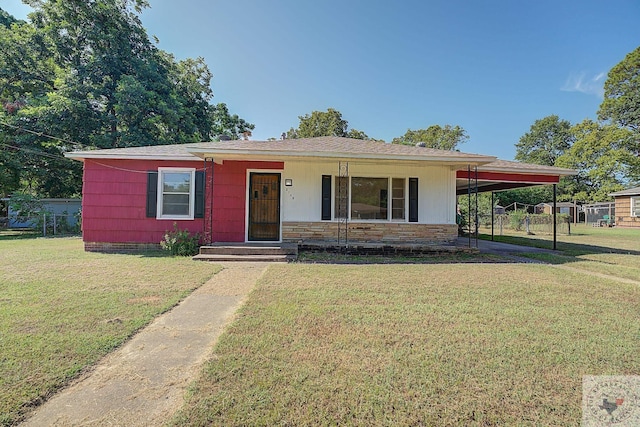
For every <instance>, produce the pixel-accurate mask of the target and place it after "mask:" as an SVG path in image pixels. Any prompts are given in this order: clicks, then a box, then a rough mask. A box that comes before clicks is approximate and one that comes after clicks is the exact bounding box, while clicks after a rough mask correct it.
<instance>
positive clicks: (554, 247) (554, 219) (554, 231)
mask: <svg viewBox="0 0 640 427" xmlns="http://www.w3.org/2000/svg"><path fill="white" fill-rule="evenodd" d="M557 195H558V184H553V250H554V251H555V250H556V241H557V231H558V230H557V225H556V205H557V203H556V200H557Z"/></svg>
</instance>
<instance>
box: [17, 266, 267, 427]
mask: <svg viewBox="0 0 640 427" xmlns="http://www.w3.org/2000/svg"><path fill="white" fill-rule="evenodd" d="M222 265H223V266H224V270H222V271H221V272H219V273H218V274H216V275H215V276H213V277H212V278H211V280H209V281H208V282H207V283H206V284H204V285H203V286H201V287H200V288H199V289H197V290H196V291H194V292H193V293H192V294H191V295H189V296H188V297H187V298H186V299H185V300H184V301H183V302H182V303H181V304H179V305H178V306H176V307H175V308H174V309H173V310H171V311H169V312H167V313H165V314H164V315H162V316H160V317H158V318H157V319H156V320H155V321H154V322H153V323H151V324H150V325H149V326H148V327H146V328H145V329H143V330H142V331H141V332H139V333H138V334H137V335H135V336H134V337H133V338H132V339H131V340H129V341H128V342H127V343H126V344H125V345H124V346H122V347H121V348H120V349H118V350H116V351H115V352H113V353H112V354H110V355H108V356H107V357H105V358H104V359H103V360H102V361H101V362H100V363H99V365H98V366H97V367H96V368H95V369H94V370H92V371H91V372H90V373H89V374H88V375H87V376H85V377H83V378H80V379H79V380H78V381H76V382H75V383H74V384H73V385H71V386H70V387H68V388H66V389H64V390H63V391H61V392H60V393H59V394H57V395H56V396H54V397H53V398H52V399H50V400H49V401H47V402H46V403H45V404H44V405H42V406H41V407H39V408H37V409H36V410H35V411H34V413H33V415H32V416H31V418H29V419H28V420H26V421H25V422H24V423H23V425H25V426H79V425H82V426H98V425H100V426H103V425H108V426H157V425H162V424H163V423H164V422H166V421H167V420H168V419H170V418H171V416H172V415H173V414H174V413H175V412H176V411H177V410H178V409H179V408H180V407H181V406H182V404H183V396H184V393H185V391H186V388H187V386H188V385H189V384H190V383H191V382H192V381H193V380H194V379H195V376H196V375H197V374H198V373H199V371H200V368H201V366H202V364H203V362H204V361H205V360H206V359H207V357H208V356H209V355H210V354H211V350H212V347H213V344H214V343H215V342H216V340H217V339H218V337H219V336H220V334H221V333H222V331H223V329H224V327H225V325H226V324H227V323H228V322H229V320H230V319H231V318H232V317H233V315H234V313H235V312H236V310H237V309H238V307H240V306H241V305H242V303H243V302H244V299H245V297H246V295H247V294H248V293H249V291H251V289H253V287H254V285H255V283H256V281H257V279H258V278H259V277H260V276H261V275H262V274H263V273H264V272H265V270H266V269H267V267H268V265H269V263H247V262H243V263H223V264H222Z"/></svg>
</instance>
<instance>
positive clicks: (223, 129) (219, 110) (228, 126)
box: [211, 102, 255, 139]
mask: <svg viewBox="0 0 640 427" xmlns="http://www.w3.org/2000/svg"><path fill="white" fill-rule="evenodd" d="M211 120H212V130H211V132H212V136H211V137H212V138H213V139H219V138H220V136H221V135H225V136H227V137H229V138H231V139H246V137H248V136H251V131H252V130H253V129H255V125H253V124H251V123H248V122H246V121H245V120H244V119H241V118H240V117H238V115H237V114H231V113H229V108H228V107H227V104H225V103H223V102H221V103H219V104H217V105H214V106H212V108H211Z"/></svg>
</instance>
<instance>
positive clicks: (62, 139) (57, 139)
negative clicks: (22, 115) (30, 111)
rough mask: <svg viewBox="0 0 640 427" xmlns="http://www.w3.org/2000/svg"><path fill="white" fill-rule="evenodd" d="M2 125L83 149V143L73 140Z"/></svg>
mask: <svg viewBox="0 0 640 427" xmlns="http://www.w3.org/2000/svg"><path fill="white" fill-rule="evenodd" d="M0 124H3V125H5V126H7V127H10V128H13V129H16V130H21V131H23V132H27V133H30V134H33V135H37V136H39V137H45V138H49V139H55V140H56V141H60V142H66V143H67V144H71V145H77V146H80V147H82V144H81V143H79V142H75V141H71V140H69V139H65V138H58V137H57V136H52V135H47V134H46V133H42V132H36V131H33V130H29V129H25V128H23V127H20V126H15V125H12V124H9V123H5V122H0Z"/></svg>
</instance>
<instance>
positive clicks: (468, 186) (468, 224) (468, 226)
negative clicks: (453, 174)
mask: <svg viewBox="0 0 640 427" xmlns="http://www.w3.org/2000/svg"><path fill="white" fill-rule="evenodd" d="M467 205H469V210H468V212H467V217H469V221H468V222H467V233H468V234H469V247H471V165H467Z"/></svg>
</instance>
